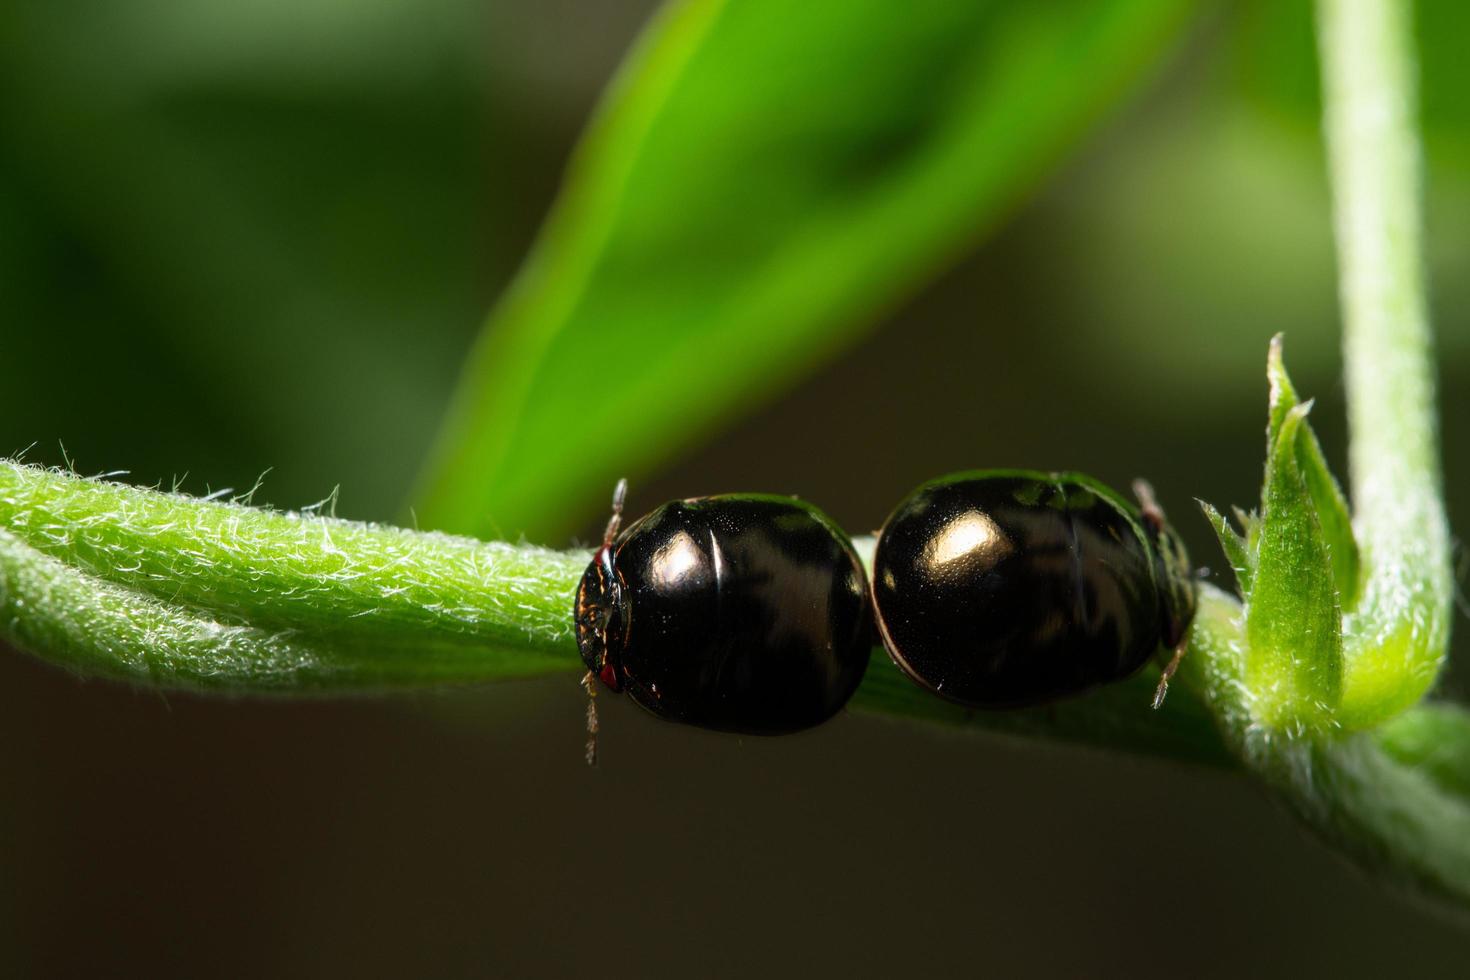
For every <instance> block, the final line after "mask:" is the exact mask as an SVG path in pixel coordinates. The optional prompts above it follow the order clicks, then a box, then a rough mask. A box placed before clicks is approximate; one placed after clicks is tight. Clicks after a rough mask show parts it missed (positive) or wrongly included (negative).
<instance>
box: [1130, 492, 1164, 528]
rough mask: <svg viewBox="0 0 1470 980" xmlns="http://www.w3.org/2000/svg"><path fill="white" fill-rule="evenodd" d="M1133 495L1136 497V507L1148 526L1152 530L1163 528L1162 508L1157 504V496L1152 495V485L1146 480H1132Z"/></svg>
mask: <svg viewBox="0 0 1470 980" xmlns="http://www.w3.org/2000/svg"><path fill="white" fill-rule="evenodd" d="M1133 496H1135V497H1137V498H1138V509H1139V511H1140V512H1141V513H1142V514H1143V519H1144V521H1145V522H1147V523H1148V525H1149V527H1150V528H1152V529H1153V530H1154V531H1161V530H1163V527H1164V508H1162V507H1160V506H1159V498H1158V497H1155V496H1154V488H1153V485H1152V484H1151V483H1149V482H1148V481H1147V480H1134V481H1133Z"/></svg>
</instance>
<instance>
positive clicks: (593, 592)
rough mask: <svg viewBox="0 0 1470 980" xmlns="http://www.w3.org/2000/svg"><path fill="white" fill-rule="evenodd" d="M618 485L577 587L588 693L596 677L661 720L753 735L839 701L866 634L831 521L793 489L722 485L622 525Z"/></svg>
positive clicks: (806, 718) (849, 686)
mask: <svg viewBox="0 0 1470 980" xmlns="http://www.w3.org/2000/svg"><path fill="white" fill-rule="evenodd" d="M625 492H626V483H619V485H618V490H617V492H616V493H615V494H614V498H613V517H612V519H611V521H609V523H608V528H607V532H606V534H605V535H604V538H603V543H602V547H601V548H600V549H599V550H598V551H597V554H596V555H595V557H594V558H593V560H592V562H591V564H590V565H588V567H587V571H586V573H585V574H584V575H583V576H582V581H581V585H580V587H579V588H578V590H577V597H576V608H575V617H576V632H577V646H578V648H579V649H580V650H581V653H582V660H583V662H584V663H585V664H586V665H587V670H588V672H589V676H588V677H587V679H586V683H587V684H588V690H589V692H590V691H591V685H592V678H593V677H594V676H595V677H596V678H598V679H599V680H600V681H601V682H602V683H603V684H604V685H606V686H607V687H609V688H611V689H612V690H614V691H619V690H621V691H625V692H626V693H627V694H628V696H629V697H631V698H632V699H633V700H634V701H636V702H638V703H639V704H640V705H642V706H643V707H644V708H647V709H648V710H649V711H651V712H653V713H654V714H656V715H658V716H660V717H662V718H667V719H670V720H672V721H679V722H684V723H687V724H691V725H699V726H702V727H705V728H713V729H719V730H722V731H732V732H744V733H748V734H759V735H774V734H781V733H785V732H792V731H796V730H799V729H802V728H808V727H810V726H813V725H817V724H820V723H821V722H823V721H826V720H827V719H828V718H830V717H831V716H832V715H833V714H835V713H836V712H837V711H838V710H839V709H840V708H841V707H842V706H843V705H844V704H846V703H847V699H848V698H849V697H851V696H852V692H853V691H854V690H856V689H857V686H858V683H859V682H860V681H861V680H862V678H863V672H864V671H865V670H866V669H867V664H868V657H869V653H870V650H871V648H872V646H873V645H874V640H873V636H872V629H871V617H870V615H869V612H868V598H867V586H866V580H865V576H864V574H863V567H862V563H861V562H860V561H859V560H858V556H857V554H856V552H854V551H853V548H852V543H851V542H850V541H849V540H848V538H847V536H846V535H845V534H844V533H843V532H842V530H841V529H840V528H838V527H837V526H836V525H835V524H833V523H832V521H831V520H830V519H829V518H828V517H827V516H826V515H825V514H823V513H822V512H821V511H820V510H818V509H817V508H815V507H813V506H811V505H810V504H807V503H805V502H803V501H800V500H797V499H795V498H792V497H779V496H770V495H763V494H728V495H723V496H716V497H696V498H692V499H688V500H676V501H672V502H670V503H666V504H664V505H663V506H662V507H659V508H658V509H657V510H654V511H652V512H651V513H649V514H647V515H646V516H644V517H642V518H640V519H639V520H638V521H636V522H634V523H633V524H632V525H631V526H630V527H629V528H628V529H627V530H626V531H623V532H622V533H621V534H619V533H618V527H619V524H620V521H621V511H622V504H623V496H624V494H625ZM595 719H596V716H595V712H591V711H589V719H588V721H589V728H591V730H592V732H593V733H594V734H595V730H596V720H595ZM593 751H594V745H592V744H589V759H590V758H591V756H592V753H593Z"/></svg>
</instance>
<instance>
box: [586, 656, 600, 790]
mask: <svg viewBox="0 0 1470 980" xmlns="http://www.w3.org/2000/svg"><path fill="white" fill-rule="evenodd" d="M582 686H583V687H585V688H586V689H587V765H589V766H595V765H597V731H598V728H599V727H600V726H599V725H598V722H597V684H596V681H595V678H594V677H593V674H592V671H590V670H589V671H587V673H586V674H585V675H583V677H582Z"/></svg>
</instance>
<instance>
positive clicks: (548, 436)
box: [418, 0, 1187, 538]
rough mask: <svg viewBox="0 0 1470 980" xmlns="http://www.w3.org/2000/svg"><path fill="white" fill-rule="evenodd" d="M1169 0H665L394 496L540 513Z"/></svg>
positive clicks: (704, 398) (618, 464)
mask: <svg viewBox="0 0 1470 980" xmlns="http://www.w3.org/2000/svg"><path fill="white" fill-rule="evenodd" d="M1186 7H1187V4H1185V3H1183V2H1181V0H1110V2H1082V0H1069V2H1065V3H1050V4H1032V3H1021V2H988V3H986V2H977V3H968V4H954V3H949V2H943V3H941V2H922V3H918V4H909V5H904V6H902V7H901V8H899V7H895V6H894V5H892V4H888V3H882V2H878V0H861V2H848V3H835V2H827V3H815V4H800V5H790V4H779V3H775V2H773V0H748V2H744V3H738V4H726V3H720V2H715V0H695V2H687V3H676V4H673V5H671V6H669V7H668V8H666V10H665V11H664V13H663V14H662V15H661V16H660V17H659V18H658V20H657V21H656V22H655V24H654V25H653V26H652V27H651V28H650V30H649V32H648V34H647V35H646V37H645V38H644V40H643V42H642V43H641V44H640V46H639V48H638V50H637V51H636V52H635V53H634V54H633V55H632V56H631V57H630V59H629V61H628V63H627V65H626V66H625V70H624V72H623V74H622V76H621V77H620V78H619V79H618V81H617V82H616V84H615V85H614V86H613V87H612V89H611V91H610V92H609V94H608V96H607V100H606V103H605V105H604V106H603V108H602V111H601V112H600V113H599V115H598V117H597V118H596V119H595V121H594V122H593V123H592V125H591V127H590V128H589V130H588V132H587V134H586V136H585V138H584V141H583V143H582V145H581V147H580V149H579V151H578V152H577V154H576V157H575V159H574V160H573V163H572V165H571V168H570V172H569V175H568V177H567V180H566V184H565V186H564V188H563V192H562V195H561V198H560V200H559V201H558V203H557V205H556V208H555V210H554V212H553V214H552V216H551V217H550V218H549V220H548V222H547V224H546V226H545V228H544V229H543V232H542V235H541V238H540V240H539V241H538V242H537V244H536V246H535V248H534V250H533V252H532V254H531V256H530V257H529V259H528V260H527V262H526V264H525V266H524V267H523V268H522V270H521V273H520V276H519V278H518V279H517V281H516V282H515V283H514V285H513V286H512V288H511V289H510V291H509V292H508V294H507V295H506V296H505V297H504V299H503V300H502V302H501V303H500V305H499V307H498V308H497V309H496V311H495V312H494V314H493V315H492V316H491V318H490V321H489V323H488V324H487V327H486V331H485V334H484V336H483V338H482V340H481V342H480V344H479V346H478V348H477V349H476V351H475V352H474V355H473V357H472V359H471V362H470V364H469V366H468V368H467V370H466V372H465V374H464V376H463V378H462V380H461V383H460V387H459V391H458V393H457V395H456V397H455V399H454V403H453V406H452V408H451V411H450V414H449V417H448V419H447V421H446V423H445V427H444V429H443V431H442V434H441V438H440V440H439V443H438V446H437V448H436V451H435V453H434V455H433V457H432V459H431V462H430V465H429V468H428V470H427V471H426V473H425V476H424V479H423V483H422V486H421V495H420V498H419V499H420V504H421V506H420V508H419V511H418V513H419V516H420V518H421V519H422V520H425V521H427V522H428V523H430V524H432V525H434V526H438V527H443V528H447V529H457V530H461V531H478V532H485V531H491V532H495V533H499V534H502V535H506V534H509V535H514V534H517V533H526V534H529V535H532V536H535V537H540V538H550V537H554V536H556V535H558V534H561V533H565V532H566V531H567V530H568V528H569V527H571V526H574V523H575V520H576V518H577V517H579V516H580V513H579V510H578V509H579V508H580V507H582V506H584V505H588V504H590V503H591V502H592V501H600V500H601V499H602V498H603V496H604V494H605V492H606V487H608V486H611V485H612V483H613V481H614V479H615V478H616V477H617V476H619V475H622V474H625V473H636V472H637V471H639V470H643V469H647V468H648V467H650V466H651V465H653V463H654V462H655V461H656V460H658V459H660V458H661V457H663V456H665V455H667V453H668V452H669V451H670V450H672V449H675V448H677V447H679V446H681V445H685V444H687V443H689V442H690V441H691V440H693V439H694V438H696V437H697V436H698V435H699V434H701V433H703V432H705V431H707V430H709V429H710V428H711V427H713V426H714V425H716V424H717V423H718V422H720V421H721V420H723V419H724V418H726V417H728V416H730V415H731V414H732V413H734V412H735V411H736V410H737V408H742V407H748V406H750V405H751V404H752V403H753V402H754V401H756V400H757V399H758V398H760V397H763V396H769V395H770V394H771V393H772V392H774V391H775V390H777V389H779V388H780V387H781V386H783V385H785V384H788V383H790V382H791V381H792V380H793V379H794V378H795V377H797V376H798V375H799V374H801V373H802V372H803V371H805V370H807V369H809V368H810V367H811V365H812V364H814V363H815V362H817V361H818V360H820V359H822V358H824V357H827V356H830V355H831V354H833V353H834V352H835V351H837V350H838V349H840V348H841V347H842V346H844V345H845V344H847V343H850V342H851V341H852V340H853V339H855V338H856V337H857V335H858V334H859V331H860V330H861V329H862V328H863V327H864V326H866V325H868V324H869V323H871V322H872V321H873V320H874V319H875V318H876V317H877V316H879V315H881V313H882V311H883V310H884V309H885V308H886V307H889V306H891V305H892V304H893V303H895V302H897V301H898V300H899V299H900V298H901V297H902V296H903V295H904V294H905V293H906V292H908V291H911V290H912V289H914V288H915V287H916V286H918V285H919V284H921V283H922V282H923V281H924V280H925V279H926V278H927V277H930V276H932V275H933V274H934V273H935V271H936V270H937V269H938V268H940V267H942V266H943V265H944V264H945V263H946V262H948V261H950V260H952V259H953V258H954V257H955V255H956V254H957V252H958V251H959V250H961V249H962V248H964V247H966V246H968V245H970V244H972V243H973V242H974V241H975V239H976V238H978V237H979V236H980V235H981V234H983V233H984V232H985V231H987V230H988V229H990V228H991V227H993V226H994V225H995V223H996V222H997V221H998V220H999V218H1000V217H1001V216H1002V214H1003V213H1004V211H1005V209H1006V208H1007V207H1009V206H1011V205H1013V204H1014V202H1015V201H1016V200H1017V198H1018V197H1019V196H1020V195H1021V194H1022V193H1023V192H1024V191H1026V190H1028V189H1030V188H1031V187H1034V186H1035V185H1036V184H1037V182H1038V181H1039V179H1040V178H1041V176H1042V175H1043V174H1044V173H1045V172H1046V171H1047V170H1048V169H1049V168H1050V167H1051V166H1052V165H1053V164H1055V162H1056V161H1057V160H1058V159H1059V158H1060V157H1061V155H1062V154H1063V152H1064V151H1065V150H1066V149H1067V148H1068V147H1069V146H1070V145H1072V144H1073V143H1075V141H1076V139H1077V138H1078V136H1079V135H1080V133H1081V132H1082V131H1083V130H1084V128H1085V127H1086V125H1087V123H1089V122H1090V121H1091V120H1092V119H1094V118H1095V117H1096V116H1097V115H1098V113H1099V112H1100V110H1102V109H1103V108H1104V107H1106V106H1107V105H1109V104H1110V103H1111V102H1113V101H1114V100H1115V99H1116V98H1117V96H1118V95H1119V94H1121V93H1122V92H1123V91H1124V90H1125V87H1126V85H1127V83H1128V82H1130V81H1132V80H1133V79H1135V78H1136V77H1137V76H1138V75H1139V73H1140V69H1142V68H1143V67H1144V66H1145V65H1147V64H1149V63H1151V62H1152V61H1154V60H1155V57H1156V55H1157V54H1158V52H1159V50H1160V49H1161V47H1162V45H1163V43H1164V42H1165V41H1166V40H1168V39H1169V38H1170V37H1172V36H1173V35H1174V34H1175V33H1176V31H1177V29H1178V28H1179V27H1180V25H1181V24H1182V23H1183V20H1184V18H1183V16H1182V14H1183V12H1184V11H1185V9H1186Z"/></svg>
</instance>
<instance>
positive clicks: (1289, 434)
mask: <svg viewBox="0 0 1470 980" xmlns="http://www.w3.org/2000/svg"><path fill="white" fill-rule="evenodd" d="M1310 407H1311V403H1310V402H1308V403H1306V404H1301V405H1295V406H1293V407H1292V408H1291V409H1289V410H1288V411H1287V412H1286V413H1285V415H1284V416H1282V418H1281V420H1280V423H1279V424H1277V423H1275V421H1274V413H1273V433H1272V435H1273V438H1272V445H1271V447H1270V454H1269V456H1268V457H1267V461H1266V486H1265V489H1264V490H1263V492H1262V501H1261V503H1262V507H1261V531H1260V545H1259V551H1258V554H1257V556H1256V571H1255V577H1254V582H1253V584H1252V587H1251V598H1250V604H1249V606H1247V609H1246V638H1247V640H1248V642H1249V651H1248V655H1247V658H1246V670H1245V680H1246V684H1247V686H1248V687H1249V689H1250V691H1251V693H1252V695H1253V696H1254V698H1255V702H1254V711H1255V714H1256V716H1257V718H1258V719H1259V720H1260V721H1261V722H1262V723H1264V724H1266V725H1268V726H1270V727H1271V728H1274V729H1277V730H1283V731H1286V732H1289V733H1293V734H1303V733H1305V732H1307V731H1315V730H1320V729H1322V728H1324V727H1326V726H1327V725H1328V724H1329V723H1330V721H1331V717H1332V712H1333V709H1334V708H1336V706H1337V703H1338V700H1339V698H1340V696H1341V685H1342V610H1341V608H1340V607H1339V605H1338V602H1337V589H1336V588H1335V586H1334V584H1333V578H1332V561H1331V556H1330V554H1329V552H1328V548H1327V543H1326V540H1325V539H1324V536H1323V533H1322V527H1321V525H1320V524H1319V523H1318V520H1317V513H1316V506H1315V502H1314V500H1313V498H1312V495H1311V493H1310V492H1309V490H1308V488H1307V484H1306V480H1305V478H1304V476H1303V474H1302V466H1301V462H1300V460H1301V455H1300V453H1299V452H1298V443H1297V440H1298V438H1299V437H1300V435H1301V429H1302V426H1303V423H1304V420H1305V419H1306V416H1307V412H1308V411H1309V409H1310Z"/></svg>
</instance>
